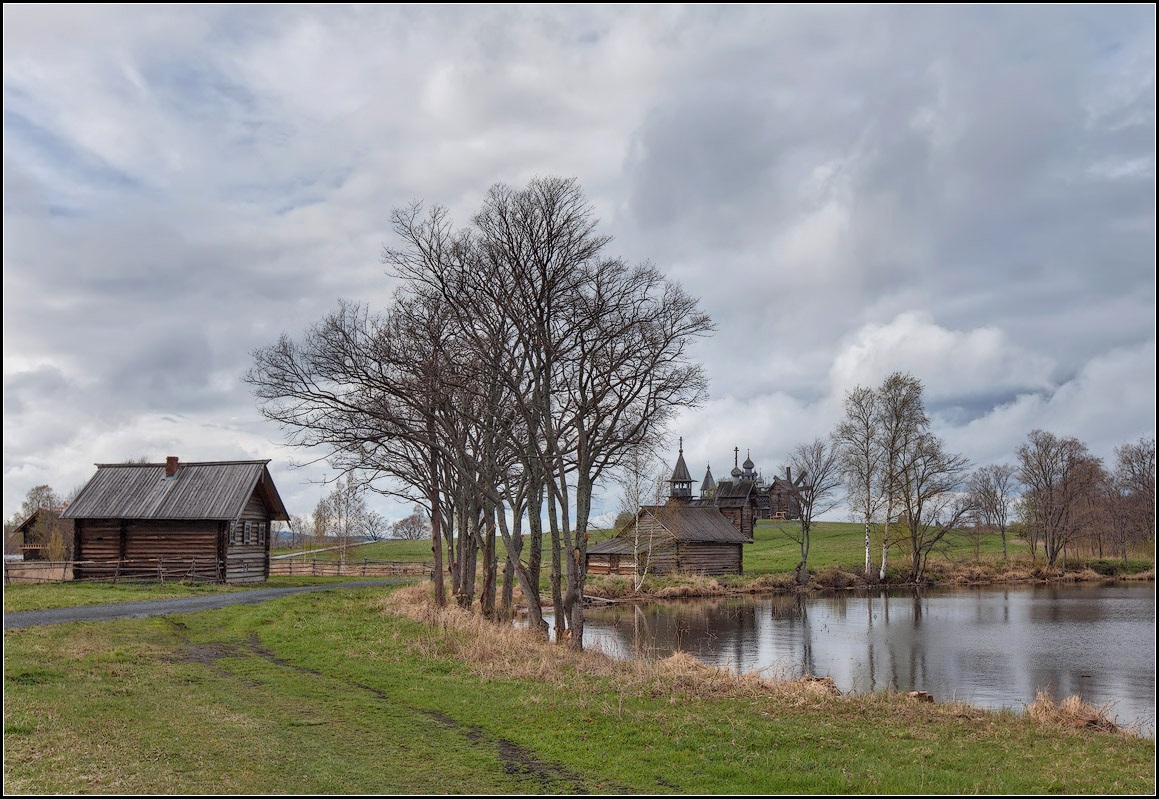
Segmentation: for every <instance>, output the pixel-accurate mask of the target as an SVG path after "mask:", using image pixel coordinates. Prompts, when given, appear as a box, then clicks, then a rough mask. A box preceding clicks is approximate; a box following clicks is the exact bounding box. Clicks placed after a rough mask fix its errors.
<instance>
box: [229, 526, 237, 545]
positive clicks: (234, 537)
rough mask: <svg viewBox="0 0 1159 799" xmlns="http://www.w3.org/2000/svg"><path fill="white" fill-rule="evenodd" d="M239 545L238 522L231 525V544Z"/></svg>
mask: <svg viewBox="0 0 1159 799" xmlns="http://www.w3.org/2000/svg"><path fill="white" fill-rule="evenodd" d="M236 543H237V522H230V523H229V544H230V546H233V545H234V544H236Z"/></svg>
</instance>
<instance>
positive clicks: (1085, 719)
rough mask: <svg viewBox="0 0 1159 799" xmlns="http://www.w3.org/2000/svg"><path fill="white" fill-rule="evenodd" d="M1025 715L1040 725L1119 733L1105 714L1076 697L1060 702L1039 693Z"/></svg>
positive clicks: (1119, 730)
mask: <svg viewBox="0 0 1159 799" xmlns="http://www.w3.org/2000/svg"><path fill="white" fill-rule="evenodd" d="M1026 713H1027V715H1029V716H1030V717H1031V718H1033V719H1034V720H1036V721H1038V722H1040V723H1042V724H1050V725H1055V726H1061V727H1071V728H1074V729H1084V730H1102V731H1103V732H1121V729H1120V727H1119V725H1117V724H1115V722H1113V721H1111V719H1110V717H1109V716H1108V715H1107V713H1106V712H1105V711H1104V710H1103V709H1102V708H1098V707H1095V706H1094V705H1092V704H1090V703H1089V702H1084V701H1083V700H1082V699H1081V698H1079V697H1077V696H1069V697H1067V698H1066V699H1064V700H1062V701H1061V702H1055V701H1054V698H1053V697H1051V696H1050V694H1048V693H1046V692H1045V691H1039V692H1038V694H1037V695H1036V696H1035V697H1034V702H1032V703H1031V704H1030V705H1029V706H1028V707H1027V708H1026Z"/></svg>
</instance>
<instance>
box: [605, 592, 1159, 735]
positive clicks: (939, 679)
mask: <svg viewBox="0 0 1159 799" xmlns="http://www.w3.org/2000/svg"><path fill="white" fill-rule="evenodd" d="M1154 632H1155V598H1154V589H1153V586H1151V585H1145V586H1136V585H1110V586H1071V585H1064V586H1030V587H1024V588H1023V587H1019V588H1010V587H1000V588H981V589H979V588H974V589H938V590H929V591H893V592H880V593H869V594H865V593H863V594H854V593H840V594H835V595H832V596H809V597H806V596H794V595H777V596H773V597H765V598H760V599H754V598H744V599H707V600H689V601H681V602H664V603H653V604H649V605H618V606H614V607H610V608H606V609H598V610H597V609H593V610H591V611H589V612H588V613H587V614H586V624H585V640H586V642H587V643H588V645H589V646H592V645H594V646H599V647H601V648H603V649H604V650H605V651H608V652H609V653H611V654H613V655H616V656H618V657H650V658H655V657H667V656H668V655H671V654H673V653H674V652H677V651H683V652H688V653H690V654H692V655H694V656H696V657H698V658H700V659H701V660H703V661H705V662H707V663H710V664H713V665H716V666H720V667H723V668H728V669H731V670H734V671H737V672H747V671H760V672H761V673H764V674H766V675H769V676H775V677H779V676H785V677H792V676H799V675H802V674H813V675H816V676H828V677H831V678H832V679H833V680H834V681H835V682H836V683H837V685H838V687H840V688H841V690H843V691H846V692H870V691H879V690H884V689H887V688H892V689H897V690H906V691H909V690H921V691H928V692H930V693H931V694H933V695H934V697H935V698H936V699H937V700H939V701H951V700H960V701H965V702H969V703H970V704H973V705H977V706H980V707H990V708H999V707H1010V708H1014V709H1022V708H1023V707H1025V705H1027V704H1029V703H1030V702H1032V701H1033V700H1034V697H1035V694H1036V693H1037V691H1038V690H1040V689H1042V690H1046V691H1048V692H1050V693H1051V694H1052V695H1053V696H1054V697H1055V698H1056V699H1061V698H1065V697H1067V696H1071V695H1076V694H1077V695H1079V696H1081V697H1083V699H1085V700H1086V701H1088V702H1091V703H1093V704H1095V705H1097V706H1099V707H1104V708H1106V709H1107V710H1108V712H1109V713H1110V714H1111V715H1112V716H1113V717H1114V718H1116V719H1117V720H1118V721H1119V722H1120V723H1124V724H1135V725H1138V726H1139V727H1140V728H1141V729H1142V730H1143V731H1144V732H1147V733H1149V734H1152V735H1153V734H1154V725H1155V645H1154Z"/></svg>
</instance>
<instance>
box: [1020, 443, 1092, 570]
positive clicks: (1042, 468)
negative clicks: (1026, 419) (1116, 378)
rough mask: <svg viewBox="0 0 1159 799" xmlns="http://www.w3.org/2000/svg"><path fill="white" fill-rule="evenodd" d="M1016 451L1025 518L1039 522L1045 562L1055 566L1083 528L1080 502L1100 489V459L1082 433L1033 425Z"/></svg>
mask: <svg viewBox="0 0 1159 799" xmlns="http://www.w3.org/2000/svg"><path fill="white" fill-rule="evenodd" d="M1017 455H1018V463H1019V466H1018V479H1019V480H1020V481H1021V483H1022V485H1023V487H1024V489H1025V491H1024V493H1023V506H1022V507H1023V509H1024V512H1025V514H1026V515H1027V518H1026V524H1027V525H1028V526H1031V525H1034V526H1035V527H1036V528H1037V531H1038V533H1039V534H1040V535H1041V539H1042V544H1043V549H1044V551H1045V553H1046V559H1047V563H1048V564H1049V565H1051V566H1054V565H1055V562H1056V561H1057V560H1058V557H1059V556H1060V555H1061V554H1062V553H1063V552H1064V550H1065V549H1066V547H1067V546H1068V545H1071V544H1073V543H1074V542H1075V541H1076V540H1077V539H1078V536H1079V535H1080V534H1081V532H1082V526H1081V524H1080V522H1081V509H1082V505H1081V503H1082V502H1084V497H1089V496H1090V494H1091V493H1092V492H1094V491H1095V490H1097V486H1098V481H1097V471H1096V470H1095V468H1094V467H1095V466H1096V465H1099V462H1098V459H1097V458H1094V457H1093V456H1092V455H1091V454H1090V452H1089V451H1088V450H1087V447H1086V445H1085V444H1083V443H1082V442H1081V441H1079V440H1078V439H1076V438H1059V437H1058V436H1055V435H1054V434H1053V433H1048V432H1046V431H1045V430H1033V431H1031V432H1030V434H1029V435H1028V436H1027V441H1026V443H1024V444H1023V445H1022V446H1020V447H1019V448H1018V450H1017Z"/></svg>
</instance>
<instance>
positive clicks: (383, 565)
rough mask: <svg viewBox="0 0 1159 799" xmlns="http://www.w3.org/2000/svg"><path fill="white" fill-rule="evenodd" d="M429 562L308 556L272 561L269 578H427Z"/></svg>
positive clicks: (429, 573)
mask: <svg viewBox="0 0 1159 799" xmlns="http://www.w3.org/2000/svg"><path fill="white" fill-rule="evenodd" d="M433 568H434V567H433V566H432V565H431V564H430V563H414V562H407V561H394V560H366V559H363V560H361V561H346V562H345V563H342V562H339V561H336V560H318V559H317V558H310V557H304V556H303V557H295V558H276V559H275V558H271V559H270V576H271V577H273V576H274V575H279V576H292V575H309V576H312V577H399V576H407V575H414V576H416V577H429V576H430V575H431V570H432V569H433Z"/></svg>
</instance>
